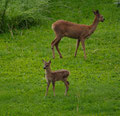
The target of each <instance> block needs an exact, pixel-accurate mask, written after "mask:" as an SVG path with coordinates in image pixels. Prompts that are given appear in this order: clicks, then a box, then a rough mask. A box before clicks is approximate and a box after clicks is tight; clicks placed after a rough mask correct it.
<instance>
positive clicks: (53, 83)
mask: <svg viewBox="0 0 120 116" xmlns="http://www.w3.org/2000/svg"><path fill="white" fill-rule="evenodd" d="M52 85H53V93H54V96H55V82H54V81H52Z"/></svg>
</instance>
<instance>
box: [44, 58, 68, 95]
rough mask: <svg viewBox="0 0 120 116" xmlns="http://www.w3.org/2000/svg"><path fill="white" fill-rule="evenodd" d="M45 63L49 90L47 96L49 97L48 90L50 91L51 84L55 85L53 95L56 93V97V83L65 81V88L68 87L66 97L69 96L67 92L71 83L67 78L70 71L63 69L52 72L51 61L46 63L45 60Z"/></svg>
mask: <svg viewBox="0 0 120 116" xmlns="http://www.w3.org/2000/svg"><path fill="white" fill-rule="evenodd" d="M43 63H44V69H45V72H46V73H45V78H46V81H47V89H46V94H45V96H47V94H48V89H49V86H50V83H51V82H52V85H53V93H54V96H55V82H56V81H63V82H64V84H65V86H66V90H65V95H67V91H68V88H69V82H68V81H67V78H68V76H69V71H67V70H64V69H61V70H57V71H51V68H50V64H51V61H49V62H46V61H44V60H43Z"/></svg>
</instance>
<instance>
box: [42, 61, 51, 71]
mask: <svg viewBox="0 0 120 116" xmlns="http://www.w3.org/2000/svg"><path fill="white" fill-rule="evenodd" d="M43 63H44V67H43V68H44V69H49V68H50V64H51V60H50V61H49V62H46V61H44V60H43Z"/></svg>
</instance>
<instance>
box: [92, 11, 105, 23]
mask: <svg viewBox="0 0 120 116" xmlns="http://www.w3.org/2000/svg"><path fill="white" fill-rule="evenodd" d="M93 13H94V15H96V16H97V17H98V20H99V21H101V22H104V20H105V18H104V17H103V16H102V15H101V14H100V13H99V11H98V10H96V11H93Z"/></svg>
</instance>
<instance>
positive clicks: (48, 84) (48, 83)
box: [45, 81, 50, 96]
mask: <svg viewBox="0 0 120 116" xmlns="http://www.w3.org/2000/svg"><path fill="white" fill-rule="evenodd" d="M49 86H50V81H48V82H47V89H46V94H45V96H47V94H48V89H49Z"/></svg>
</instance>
